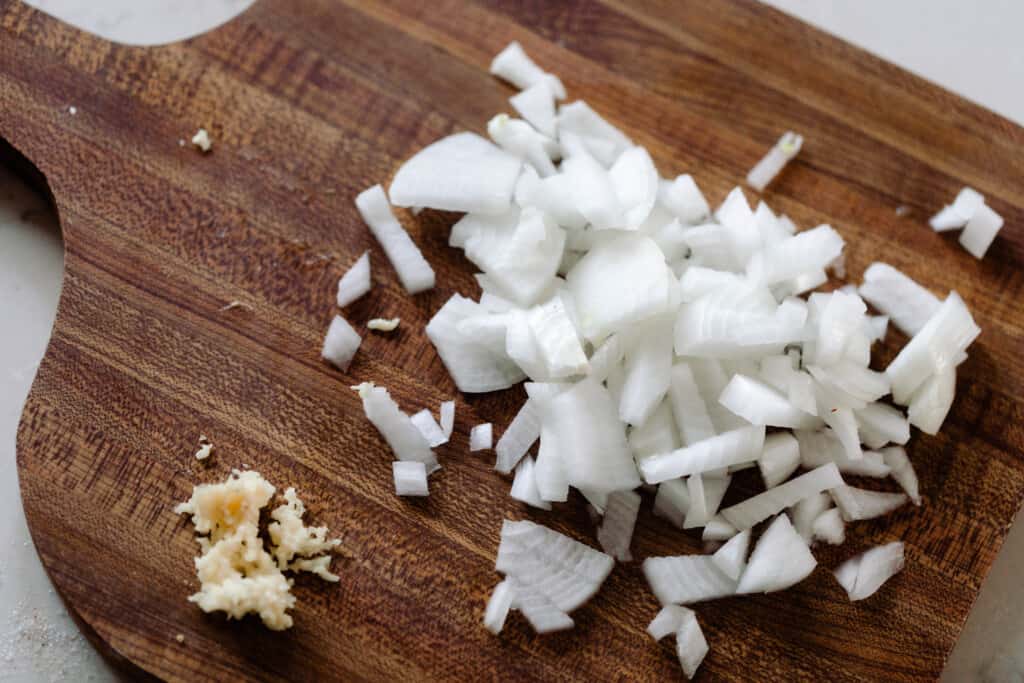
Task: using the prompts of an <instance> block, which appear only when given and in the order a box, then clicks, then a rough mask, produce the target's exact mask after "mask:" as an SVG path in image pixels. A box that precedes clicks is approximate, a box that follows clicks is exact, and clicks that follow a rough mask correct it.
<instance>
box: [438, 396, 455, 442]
mask: <svg viewBox="0 0 1024 683" xmlns="http://www.w3.org/2000/svg"><path fill="white" fill-rule="evenodd" d="M453 429H455V401H444V402H443V403H441V430H442V431H443V432H444V435H445V437H446V438H451V436H452V430H453Z"/></svg>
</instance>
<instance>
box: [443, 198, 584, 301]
mask: <svg viewBox="0 0 1024 683" xmlns="http://www.w3.org/2000/svg"><path fill="white" fill-rule="evenodd" d="M456 236H458V237H459V241H461V242H462V243H463V249H464V251H465V253H466V258H468V259H469V260H470V261H472V262H473V263H474V264H475V265H477V266H478V267H479V268H480V269H481V270H483V271H484V272H485V273H486V274H487V279H488V281H489V282H488V285H489V286H488V287H484V282H481V287H482V288H483V289H485V290H490V291H493V292H496V293H497V294H499V295H500V296H501V297H502V298H505V299H507V300H509V301H513V302H515V303H516V304H518V305H519V306H522V307H524V308H526V307H529V306H533V305H534V304H537V303H539V302H541V301H544V300H546V299H548V298H550V297H551V296H552V294H553V293H554V286H555V284H556V281H555V273H556V272H557V270H558V265H559V263H561V260H562V252H563V249H564V248H565V239H566V237H565V231H564V230H562V229H561V228H560V227H558V225H556V224H555V222H554V221H553V220H552V219H551V217H549V216H548V215H547V214H546V213H545V212H544V211H542V210H540V209H537V208H534V207H526V208H524V209H523V210H522V211H519V210H518V209H513V210H510V211H508V212H505V213H503V214H499V215H495V216H485V215H480V214H472V213H471V214H466V215H465V216H463V217H462V219H460V220H459V221H458V223H456V224H455V226H454V227H453V228H452V239H453V240H454V238H455V237H456ZM477 279H478V280H480V277H479V276H478V277H477Z"/></svg>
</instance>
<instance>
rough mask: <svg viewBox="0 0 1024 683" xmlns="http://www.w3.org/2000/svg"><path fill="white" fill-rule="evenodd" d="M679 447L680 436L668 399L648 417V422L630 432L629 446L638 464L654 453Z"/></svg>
mask: <svg viewBox="0 0 1024 683" xmlns="http://www.w3.org/2000/svg"><path fill="white" fill-rule="evenodd" d="M678 447H679V436H678V434H677V433H676V423H675V420H674V419H673V418H672V411H671V410H670V409H669V405H668V401H662V402H661V403H660V404H659V405H658V408H657V409H656V410H655V411H654V412H653V413H652V414H651V416H650V417H649V418H647V422H644V423H643V424H642V425H640V426H639V427H634V428H633V429H631V430H630V432H629V448H630V449H631V450H632V451H633V457H634V458H635V459H636V462H637V464H640V463H642V462H643V461H644V460H646V459H647V458H648V457H650V456H652V455H656V454H658V453H666V452H668V451H673V450H675V449H676V448H678Z"/></svg>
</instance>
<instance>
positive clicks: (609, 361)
mask: <svg viewBox="0 0 1024 683" xmlns="http://www.w3.org/2000/svg"><path fill="white" fill-rule="evenodd" d="M624 354H625V349H624V348H623V346H622V344H621V343H620V342H619V337H618V335H615V334H613V335H609V336H608V337H607V338H606V339H605V340H604V341H603V342H601V345H600V346H598V347H597V348H596V349H595V350H594V353H593V354H591V356H590V361H589V364H590V372H588V373H587V375H588V376H589V377H590V378H591V379H593V380H594V381H595V382H603V381H605V380H606V379H607V378H608V373H609V371H610V370H611V368H612V367H613V366H616V365H619V364H620V363H621V362H622V357H623V355H624Z"/></svg>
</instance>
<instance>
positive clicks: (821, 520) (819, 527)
mask: <svg viewBox="0 0 1024 683" xmlns="http://www.w3.org/2000/svg"><path fill="white" fill-rule="evenodd" d="M812 537H813V539H814V540H816V541H825V542H826V543H829V544H831V545H842V544H843V542H844V541H845V540H846V524H845V523H844V522H843V516H842V514H841V513H840V512H839V508H832V509H831V510H825V512H822V513H821V514H820V515H818V518H817V519H815V520H814V524H813V525H812Z"/></svg>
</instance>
